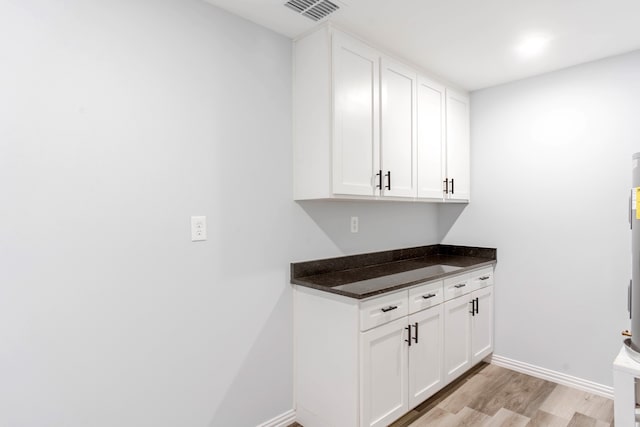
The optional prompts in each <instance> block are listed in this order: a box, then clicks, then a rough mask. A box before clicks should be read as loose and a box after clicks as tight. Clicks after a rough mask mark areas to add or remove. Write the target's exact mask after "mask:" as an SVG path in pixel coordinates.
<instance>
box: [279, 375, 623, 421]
mask: <svg viewBox="0 0 640 427" xmlns="http://www.w3.org/2000/svg"><path fill="white" fill-rule="evenodd" d="M291 426H292V427H293V426H300V425H299V424H297V423H294V424H292V425H291ZM459 426H460V427H462V426H469V427H498V426H503V427H507V426H508V427H543V426H544V427H609V426H611V427H613V401H612V400H610V399H606V398H604V397H600V396H596V395H593V394H590V393H586V392H584V391H580V390H576V389H573V388H570V387H566V386H563V385H559V384H555V383H552V382H549V381H545V380H541V379H539V378H535V377H532V376H529V375H525V374H521V373H519V372H515V371H511V370H509V369H505V368H501V367H499V366H495V365H488V364H486V363H481V364H480V365H478V366H476V367H475V368H473V369H472V370H471V371H470V372H468V373H467V374H465V375H464V376H463V377H461V378H459V379H458V380H456V381H455V382H453V383H452V384H450V385H448V386H447V387H445V388H444V389H443V390H441V391H440V392H438V393H437V394H436V395H434V396H433V397H431V398H430V399H429V400H427V401H425V402H424V403H422V404H420V405H419V406H418V407H416V408H415V409H414V410H412V411H410V412H409V413H407V414H406V415H405V416H404V417H402V418H400V419H399V420H397V421H396V422H395V423H393V424H391V427H459Z"/></svg>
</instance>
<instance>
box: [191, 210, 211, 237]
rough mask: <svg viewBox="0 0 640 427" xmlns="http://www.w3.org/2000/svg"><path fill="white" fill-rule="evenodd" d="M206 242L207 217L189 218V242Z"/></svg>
mask: <svg viewBox="0 0 640 427" xmlns="http://www.w3.org/2000/svg"><path fill="white" fill-rule="evenodd" d="M203 240H207V217H206V216H192V217H191V241H192V242H200V241H203Z"/></svg>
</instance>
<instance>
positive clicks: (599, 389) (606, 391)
mask: <svg viewBox="0 0 640 427" xmlns="http://www.w3.org/2000/svg"><path fill="white" fill-rule="evenodd" d="M487 361H488V362H489V363H492V364H494V365H497V366H502V367H504V368H508V369H511V370H513V371H517V372H522V373H523V374H528V375H531V376H532V377H536V378H542V379H543V380H548V381H552V382H554V383H558V384H562V385H566V386H569V387H573V388H577V389H579V390H583V391H587V392H589V393H592V394H597V395H598V396H602V397H606V398H608V399H613V387H609V386H606V385H603V384H598V383H594V382H593V381H589V380H585V379H582V378H578V377H573V376H571V375H567V374H563V373H562V372H556V371H552V370H551V369H546V368H541V367H539V366H535V365H530V364H528V363H525V362H520V361H517V360H513V359H509V358H506V357H503V356H498V355H495V354H494V355H492V356H489V357H488V358H487Z"/></svg>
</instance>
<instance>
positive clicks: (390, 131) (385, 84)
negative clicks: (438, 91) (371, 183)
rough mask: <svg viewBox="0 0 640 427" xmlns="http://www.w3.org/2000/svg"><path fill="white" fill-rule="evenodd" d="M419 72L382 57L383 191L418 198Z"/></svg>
mask: <svg viewBox="0 0 640 427" xmlns="http://www.w3.org/2000/svg"><path fill="white" fill-rule="evenodd" d="M416 80H417V76H416V72H415V71H414V70H412V69H411V68H409V67H406V66H404V65H402V64H400V63H398V62H395V61H393V60H391V59H388V58H383V59H382V98H381V102H382V120H381V122H382V151H381V163H380V169H381V170H382V178H383V179H382V194H383V195H385V196H395V197H416V194H417V182H416V181H417V173H416V166H417V162H416V153H417V150H416Z"/></svg>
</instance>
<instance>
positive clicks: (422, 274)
mask: <svg viewBox="0 0 640 427" xmlns="http://www.w3.org/2000/svg"><path fill="white" fill-rule="evenodd" d="M496 260H497V251H496V249H491V248H475V247H468V246H452V245H431V246H420V247H417V248H408V249H396V250H391V251H383V252H374V253H370V254H361V255H351V256H345V257H339V258H329V259H324V260H316V261H306V262H298V263H292V264H291V283H293V284H296V285H300V286H306V287H310V288H314V289H319V290H322V291H325V292H330V293H334V294H339V295H344V296H347V297H351V298H356V299H364V298H368V297H371V296H375V295H380V294H383V293H386V292H390V291H395V290H398V289H402V288H406V287H409V286H412V285H416V284H419V283H422V282H427V281H432V280H437V279H442V278H445V277H447V276H454V275H457V274H461V273H464V272H466V271H469V270H473V269H476V268H480V267H484V266H488V265H493V264H495V263H496Z"/></svg>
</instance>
